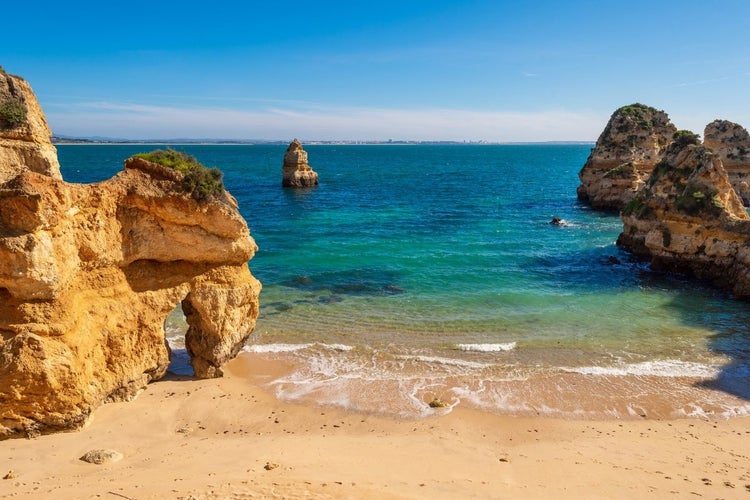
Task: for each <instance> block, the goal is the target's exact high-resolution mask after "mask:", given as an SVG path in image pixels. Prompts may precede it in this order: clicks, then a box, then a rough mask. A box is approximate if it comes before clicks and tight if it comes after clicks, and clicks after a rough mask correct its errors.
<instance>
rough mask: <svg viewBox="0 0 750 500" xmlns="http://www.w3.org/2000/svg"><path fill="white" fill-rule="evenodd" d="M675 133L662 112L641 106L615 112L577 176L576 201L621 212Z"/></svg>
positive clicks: (626, 107) (623, 108) (659, 158)
mask: <svg viewBox="0 0 750 500" xmlns="http://www.w3.org/2000/svg"><path fill="white" fill-rule="evenodd" d="M676 130H677V129H676V127H675V126H674V125H673V124H672V123H671V122H670V121H669V117H668V116H667V114H666V113H665V112H664V111H659V110H657V109H654V108H652V107H649V106H644V105H643V104H631V105H630V106H623V107H622V108H620V109H618V110H617V111H615V112H614V113H613V114H612V117H611V118H610V119H609V122H608V123H607V126H606V128H605V129H604V131H603V132H602V134H601V135H600V136H599V139H598V140H597V141H596V146H595V147H594V148H593V149H592V150H591V154H590V155H589V157H588V160H586V163H585V165H584V166H583V168H582V169H581V171H580V172H579V174H578V177H579V179H580V180H581V185H580V186H579V187H578V198H579V199H581V200H583V201H586V202H588V203H589V204H590V205H591V206H592V207H593V208H597V209H604V210H620V209H622V207H624V206H625V204H626V203H627V202H628V201H630V200H631V199H632V198H633V196H634V195H635V193H636V191H638V190H639V189H640V188H641V187H642V186H643V185H644V183H645V182H646V180H647V179H648V176H649V174H650V173H651V170H652V169H653V168H654V165H656V164H657V163H658V162H659V161H660V160H661V158H662V155H663V153H664V149H665V148H666V147H667V145H669V143H670V142H671V141H672V136H673V135H674V133H675V131H676Z"/></svg>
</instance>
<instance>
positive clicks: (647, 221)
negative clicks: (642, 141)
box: [617, 133, 750, 299]
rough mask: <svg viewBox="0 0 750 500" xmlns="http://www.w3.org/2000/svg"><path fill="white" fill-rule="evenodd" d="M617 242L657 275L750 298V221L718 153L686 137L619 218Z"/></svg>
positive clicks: (672, 147)
mask: <svg viewBox="0 0 750 500" xmlns="http://www.w3.org/2000/svg"><path fill="white" fill-rule="evenodd" d="M621 218H622V220H623V231H622V233H621V234H620V236H619V238H618V240H617V243H618V245H621V246H623V247H625V248H626V249H628V250H629V251H631V252H633V253H634V254H636V255H638V256H640V257H642V258H644V259H648V260H650V261H651V264H652V266H653V267H654V268H656V269H663V270H670V271H678V272H684V273H688V274H690V275H693V276H697V277H699V278H703V279H706V280H710V281H711V282H713V283H714V284H716V285H718V286H720V287H723V288H726V289H729V290H731V291H732V292H733V293H734V294H735V295H737V296H738V297H741V298H744V299H749V298H750V243H749V240H748V238H749V237H750V218H748V215H747V212H746V211H745V208H744V207H743V205H742V202H741V200H740V198H739V197H738V196H737V194H736V193H735V191H734V189H733V188H732V186H731V184H730V182H729V177H728V175H727V172H726V170H725V169H724V167H723V165H722V162H721V159H720V157H719V155H718V154H716V153H714V152H712V151H711V149H710V148H708V147H706V146H704V145H700V144H699V139H698V136H697V135H694V134H684V133H683V134H680V135H678V136H676V140H675V141H674V142H673V143H672V144H671V145H670V146H669V147H668V149H667V150H666V152H665V154H664V158H663V159H662V161H661V162H660V163H659V164H658V165H657V166H656V167H655V169H654V171H653V173H652V174H651V176H650V178H649V181H648V183H647V185H646V186H644V188H643V189H642V190H640V191H639V192H638V193H637V195H636V196H635V197H634V198H633V199H632V200H631V201H630V202H629V203H628V204H627V205H626V206H625V208H624V209H623V211H622V212H621Z"/></svg>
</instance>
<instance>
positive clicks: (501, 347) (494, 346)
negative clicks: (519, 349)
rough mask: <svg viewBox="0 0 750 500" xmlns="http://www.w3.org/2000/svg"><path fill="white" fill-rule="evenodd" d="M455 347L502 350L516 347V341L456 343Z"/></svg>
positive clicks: (477, 350) (475, 349)
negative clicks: (503, 342) (502, 342)
mask: <svg viewBox="0 0 750 500" xmlns="http://www.w3.org/2000/svg"><path fill="white" fill-rule="evenodd" d="M456 348H457V349H458V350H460V351H475V352H502V351H512V350H513V349H515V348H516V343H515V342H508V343H505V344H456Z"/></svg>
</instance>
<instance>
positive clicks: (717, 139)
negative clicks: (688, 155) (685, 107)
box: [703, 120, 750, 206]
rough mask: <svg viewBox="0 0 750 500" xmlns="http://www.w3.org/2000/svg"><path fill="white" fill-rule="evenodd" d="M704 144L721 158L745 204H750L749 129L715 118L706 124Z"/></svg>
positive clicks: (731, 181) (730, 179)
mask: <svg viewBox="0 0 750 500" xmlns="http://www.w3.org/2000/svg"><path fill="white" fill-rule="evenodd" d="M703 144H705V145H706V146H707V147H709V148H711V149H712V150H713V152H714V153H715V154H716V156H717V157H718V158H719V159H720V160H721V163H722V165H724V170H726V171H727V175H728V176H729V182H730V183H731V184H732V186H733V187H734V190H735V191H736V192H737V194H738V195H739V197H740V198H741V199H742V201H743V203H744V204H745V206H748V205H750V134H748V133H747V130H745V128H744V127H742V126H741V125H738V124H736V123H732V122H730V121H727V120H714V121H712V122H711V123H709V124H708V125H706V129H705V131H704V133H703Z"/></svg>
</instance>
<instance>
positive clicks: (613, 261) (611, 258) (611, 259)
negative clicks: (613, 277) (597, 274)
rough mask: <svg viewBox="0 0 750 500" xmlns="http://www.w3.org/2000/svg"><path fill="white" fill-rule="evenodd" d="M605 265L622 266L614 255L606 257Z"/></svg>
mask: <svg viewBox="0 0 750 500" xmlns="http://www.w3.org/2000/svg"><path fill="white" fill-rule="evenodd" d="M607 264H611V265H617V264H622V262H620V259H618V258H617V257H615V256H614V255H610V256H609V257H607Z"/></svg>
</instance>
